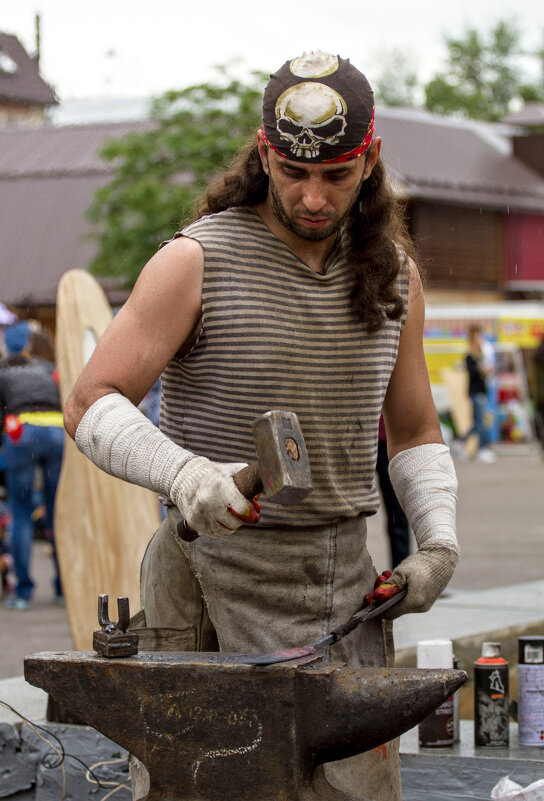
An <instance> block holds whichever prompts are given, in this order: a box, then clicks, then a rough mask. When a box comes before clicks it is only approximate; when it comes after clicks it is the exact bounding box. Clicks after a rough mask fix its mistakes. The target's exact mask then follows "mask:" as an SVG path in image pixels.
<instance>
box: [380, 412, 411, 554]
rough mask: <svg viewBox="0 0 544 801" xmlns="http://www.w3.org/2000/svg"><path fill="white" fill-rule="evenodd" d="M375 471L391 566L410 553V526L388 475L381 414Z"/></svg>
mask: <svg viewBox="0 0 544 801" xmlns="http://www.w3.org/2000/svg"><path fill="white" fill-rule="evenodd" d="M376 472H377V474H378V480H379V483H380V491H381V493H382V498H383V505H384V509H385V514H386V516H387V533H388V535H389V548H390V552H391V567H396V566H397V565H399V564H400V563H401V562H402V561H403V559H406V557H407V556H408V555H409V553H410V526H409V524H408V518H407V517H406V515H405V514H404V509H403V508H402V506H401V505H400V503H399V501H398V498H397V495H396V493H395V490H394V489H393V485H392V484H391V479H390V477H389V457H388V455H387V434H386V431H385V423H384V420H383V416H382V417H380V424H379V428H378V458H377V460H376Z"/></svg>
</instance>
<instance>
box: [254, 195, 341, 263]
mask: <svg viewBox="0 0 544 801" xmlns="http://www.w3.org/2000/svg"><path fill="white" fill-rule="evenodd" d="M255 211H256V212H257V214H258V215H259V217H260V218H261V220H262V221H263V222H264V224H265V225H266V227H267V228H269V229H270V231H272V233H273V234H274V236H277V238H278V239H280V240H281V241H282V242H284V243H285V244H286V245H287V246H288V247H289V248H291V250H292V251H293V252H294V253H295V254H296V255H297V256H298V257H299V259H300V260H301V261H303V262H304V263H305V264H307V265H308V267H309V268H310V269H311V270H313V271H314V272H315V273H321V274H323V273H324V272H325V264H326V262H327V259H328V257H329V256H330V254H331V253H332V251H333V249H334V245H335V242H336V233H334V234H333V235H332V236H329V237H327V239H322V240H321V241H318V240H316V241H311V240H307V239H302V237H300V236H297V234H295V233H293V232H292V231H290V230H289V229H288V228H286V227H285V226H284V225H282V223H281V222H280V221H279V220H278V219H277V217H276V215H275V214H274V212H273V211H272V209H271V208H270V205H269V204H268V203H267V202H266V201H265V202H264V203H259V204H258V205H257V206H255Z"/></svg>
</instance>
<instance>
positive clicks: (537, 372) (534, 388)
mask: <svg viewBox="0 0 544 801" xmlns="http://www.w3.org/2000/svg"><path fill="white" fill-rule="evenodd" d="M530 379H531V392H532V396H533V403H534V409H535V428H536V435H537V437H538V440H539V442H540V444H541V446H542V453H543V454H544V336H543V337H542V339H541V340H540V342H539V344H538V346H537V349H536V350H535V352H534V355H533V364H532V370H531V373H530Z"/></svg>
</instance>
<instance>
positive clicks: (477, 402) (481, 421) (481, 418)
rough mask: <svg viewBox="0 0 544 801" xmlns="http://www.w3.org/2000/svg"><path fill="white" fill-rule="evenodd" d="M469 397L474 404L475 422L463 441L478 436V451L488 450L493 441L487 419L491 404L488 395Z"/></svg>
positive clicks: (479, 394) (478, 394) (481, 394)
mask: <svg viewBox="0 0 544 801" xmlns="http://www.w3.org/2000/svg"><path fill="white" fill-rule="evenodd" d="M469 397H470V400H471V402H472V413H473V416H474V422H473V424H472V428H471V429H470V431H467V433H466V434H465V435H464V437H462V439H463V441H465V440H467V439H468V438H469V437H470V435H471V434H477V435H478V450H480V449H481V448H486V447H487V446H488V445H489V443H490V441H491V439H490V429H489V423H488V420H487V419H486V418H487V415H488V411H489V403H488V400H487V395H484V393H483V392H482V393H477V394H474V395H470V396H469Z"/></svg>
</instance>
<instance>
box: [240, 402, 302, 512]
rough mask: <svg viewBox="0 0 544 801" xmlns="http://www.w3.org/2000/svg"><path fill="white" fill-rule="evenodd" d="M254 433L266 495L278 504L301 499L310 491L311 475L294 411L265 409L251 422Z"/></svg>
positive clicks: (297, 501) (258, 462) (295, 501)
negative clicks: (267, 410)
mask: <svg viewBox="0 0 544 801" xmlns="http://www.w3.org/2000/svg"><path fill="white" fill-rule="evenodd" d="M253 436H254V438H255V452H256V454H257V464H258V465H259V473H260V476H261V480H262V482H263V487H264V492H265V494H266V496H267V498H268V499H269V500H270V501H272V502H274V503H281V504H291V503H299V502H300V501H302V500H303V499H304V498H305V497H306V496H307V495H308V493H309V492H311V490H312V478H311V475H310V461H309V459H308V452H307V450H306V445H305V443H304V437H303V436H302V431H301V430H300V424H299V422H298V418H297V416H296V414H294V412H281V411H271V412H266V414H263V415H261V417H258V418H257V419H256V420H255V422H254V423H253Z"/></svg>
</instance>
